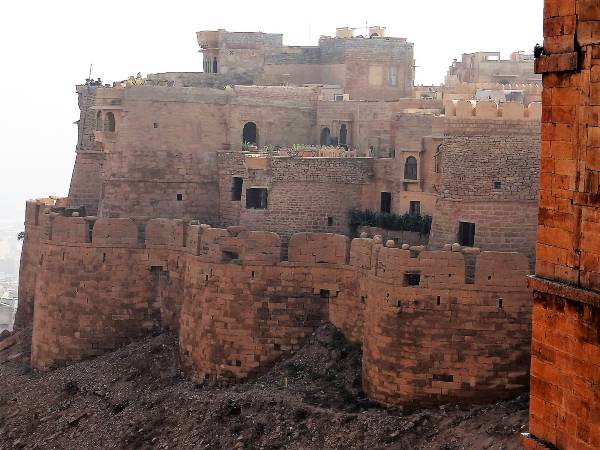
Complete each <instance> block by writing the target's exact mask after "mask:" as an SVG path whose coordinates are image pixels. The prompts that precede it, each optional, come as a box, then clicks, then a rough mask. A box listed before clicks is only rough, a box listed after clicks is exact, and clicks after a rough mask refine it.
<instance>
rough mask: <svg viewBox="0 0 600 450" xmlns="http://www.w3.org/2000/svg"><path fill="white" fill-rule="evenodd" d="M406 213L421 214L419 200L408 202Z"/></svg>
mask: <svg viewBox="0 0 600 450" xmlns="http://www.w3.org/2000/svg"><path fill="white" fill-rule="evenodd" d="M408 213H409V214H410V215H411V216H418V215H420V214H421V202H410V207H409V210H408Z"/></svg>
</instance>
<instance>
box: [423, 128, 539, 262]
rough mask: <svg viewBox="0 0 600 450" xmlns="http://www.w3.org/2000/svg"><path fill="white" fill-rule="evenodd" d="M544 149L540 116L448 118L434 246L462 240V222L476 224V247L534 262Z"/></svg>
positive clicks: (443, 146) (436, 209)
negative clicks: (512, 253)
mask: <svg viewBox="0 0 600 450" xmlns="http://www.w3.org/2000/svg"><path fill="white" fill-rule="evenodd" d="M539 148H540V143H539V123H538V122H537V121H536V120H535V119H533V120H519V121H517V120H508V121H507V120H502V119H485V118H482V119H478V118H475V117H473V118H447V120H446V137H445V139H444V142H443V144H442V147H441V158H442V163H441V167H442V174H441V185H440V195H439V198H438V200H437V203H436V207H435V211H436V212H435V215H434V223H433V226H432V235H431V240H430V242H431V244H432V245H433V246H434V247H436V246H439V245H443V244H444V243H447V242H452V241H457V239H458V236H457V232H458V226H459V225H458V224H459V221H463V222H471V223H475V245H476V246H478V247H482V248H484V249H486V250H495V251H517V252H522V253H524V254H526V255H528V257H529V258H530V261H531V262H533V256H534V254H535V230H536V226H537V214H536V209H537V206H536V205H537V197H538V180H539V172H540V165H539V159H538V154H539ZM498 183H499V184H498Z"/></svg>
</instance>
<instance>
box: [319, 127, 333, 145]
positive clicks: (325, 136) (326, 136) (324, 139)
mask: <svg viewBox="0 0 600 450" xmlns="http://www.w3.org/2000/svg"><path fill="white" fill-rule="evenodd" d="M320 143H321V145H329V144H330V143H331V131H330V130H329V128H323V129H322V130H321V141H320Z"/></svg>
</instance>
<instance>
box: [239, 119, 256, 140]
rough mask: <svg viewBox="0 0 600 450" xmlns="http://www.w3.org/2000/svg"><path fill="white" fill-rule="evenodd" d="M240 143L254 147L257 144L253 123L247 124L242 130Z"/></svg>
mask: <svg viewBox="0 0 600 450" xmlns="http://www.w3.org/2000/svg"><path fill="white" fill-rule="evenodd" d="M242 143H249V144H253V145H256V144H257V143H258V129H257V127H256V124H255V123H254V122H248V123H246V124H245V125H244V129H243V130H242Z"/></svg>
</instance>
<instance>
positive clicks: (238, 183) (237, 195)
mask: <svg viewBox="0 0 600 450" xmlns="http://www.w3.org/2000/svg"><path fill="white" fill-rule="evenodd" d="M243 186H244V179H243V178H242V177H233V184H232V185H231V201H232V202H239V201H240V200H242V187H243Z"/></svg>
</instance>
